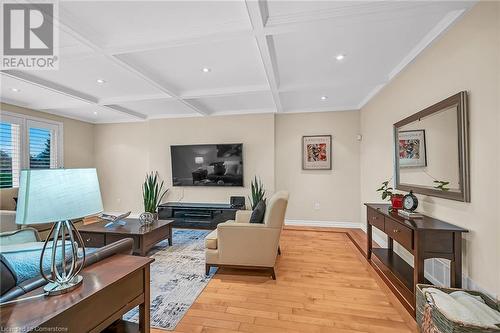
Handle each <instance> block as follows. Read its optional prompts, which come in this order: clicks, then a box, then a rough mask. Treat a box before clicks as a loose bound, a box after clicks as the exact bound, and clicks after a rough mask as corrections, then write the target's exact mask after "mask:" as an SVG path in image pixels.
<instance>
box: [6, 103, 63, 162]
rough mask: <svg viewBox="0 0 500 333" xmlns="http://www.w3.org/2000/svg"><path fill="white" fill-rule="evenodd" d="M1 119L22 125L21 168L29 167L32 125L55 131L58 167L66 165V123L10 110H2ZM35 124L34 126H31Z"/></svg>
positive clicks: (20, 137) (20, 136)
mask: <svg viewBox="0 0 500 333" xmlns="http://www.w3.org/2000/svg"><path fill="white" fill-rule="evenodd" d="M0 111H1V117H0V119H2V120H3V119H5V121H7V122H9V121H11V122H14V123H17V124H18V125H20V135H19V139H20V154H21V156H20V163H21V165H20V167H21V168H20V169H27V168H29V161H30V158H29V129H30V127H36V126H39V127H42V128H48V129H51V130H53V131H54V136H55V139H56V142H57V143H56V144H55V147H56V154H57V158H56V161H57V164H56V167H57V168H63V167H64V124H63V123H62V122H60V121H55V120H50V119H46V118H39V117H34V116H30V115H26V114H23V113H16V112H10V111H4V110H1V109H0ZM30 125H34V126H30Z"/></svg>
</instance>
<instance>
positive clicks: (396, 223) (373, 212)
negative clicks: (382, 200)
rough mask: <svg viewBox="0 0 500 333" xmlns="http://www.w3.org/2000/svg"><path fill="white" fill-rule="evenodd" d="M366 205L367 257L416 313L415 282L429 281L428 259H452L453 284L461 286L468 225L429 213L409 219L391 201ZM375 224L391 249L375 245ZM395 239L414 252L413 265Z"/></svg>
mask: <svg viewBox="0 0 500 333" xmlns="http://www.w3.org/2000/svg"><path fill="white" fill-rule="evenodd" d="M365 206H366V207H367V214H366V215H367V220H366V232H367V259H368V260H370V261H371V263H372V265H373V266H374V268H375V270H376V271H377V273H378V274H379V275H380V276H381V277H382V279H383V280H384V282H385V283H386V284H387V285H388V286H389V288H390V289H391V290H392V291H393V292H394V293H395V294H396V296H397V297H398V299H399V300H400V301H401V302H402V303H403V305H404V306H405V308H406V309H407V310H408V311H409V312H410V313H411V314H413V316H415V285H416V284H417V283H429V281H427V280H426V279H425V278H424V260H425V259H429V258H443V259H448V260H450V261H451V264H450V284H451V287H454V288H461V286H462V233H463V232H468V231H467V230H466V229H463V228H460V227H458V226H456V225H453V224H450V223H447V222H444V221H441V220H438V219H435V218H432V217H429V216H424V217H423V218H419V219H406V218H404V217H402V216H400V215H398V213H397V212H391V211H389V207H390V205H388V204H369V203H366V204H365ZM372 227H375V228H377V229H379V230H380V231H382V232H384V233H385V234H386V235H387V244H388V248H387V249H383V248H373V243H372ZM394 241H396V242H397V243H398V244H400V245H401V246H402V247H404V248H405V249H407V250H408V251H410V252H411V253H412V254H413V258H414V259H413V267H411V266H410V265H408V264H407V263H406V261H404V260H403V259H402V258H401V257H400V256H399V255H398V254H397V253H396V252H394V251H393V246H394V245H393V244H394ZM372 254H373V256H372Z"/></svg>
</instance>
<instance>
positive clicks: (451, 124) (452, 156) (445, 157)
mask: <svg viewBox="0 0 500 333" xmlns="http://www.w3.org/2000/svg"><path fill="white" fill-rule="evenodd" d="M457 117H458V113H457V105H453V106H451V107H449V108H446V109H443V110H440V111H437V112H435V113H432V114H430V115H427V116H425V117H422V118H419V119H417V120H415V121H413V122H411V123H409V124H406V125H404V126H401V127H400V128H398V129H397V141H398V142H397V149H398V154H399V181H400V183H401V184H404V185H409V186H412V185H418V186H419V187H425V188H428V189H437V190H440V189H439V188H436V187H437V186H442V188H443V189H442V191H454V192H460V164H459V145H458V144H459V140H458V128H457V124H458V119H457ZM439 182H441V183H439Z"/></svg>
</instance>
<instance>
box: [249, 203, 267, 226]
mask: <svg viewBox="0 0 500 333" xmlns="http://www.w3.org/2000/svg"><path fill="white" fill-rule="evenodd" d="M265 213H266V202H265V201H264V200H261V201H259V203H258V204H257V206H256V207H255V209H254V210H253V212H252V215H251V216H250V221H249V222H250V223H264V215H265Z"/></svg>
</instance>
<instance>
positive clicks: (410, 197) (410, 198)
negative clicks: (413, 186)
mask: <svg viewBox="0 0 500 333" xmlns="http://www.w3.org/2000/svg"><path fill="white" fill-rule="evenodd" d="M417 207H418V199H417V197H416V196H415V194H413V191H410V193H408V194H407V195H405V196H404V197H403V208H404V209H405V210H407V211H410V212H413V211H414V210H415V209H417Z"/></svg>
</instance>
